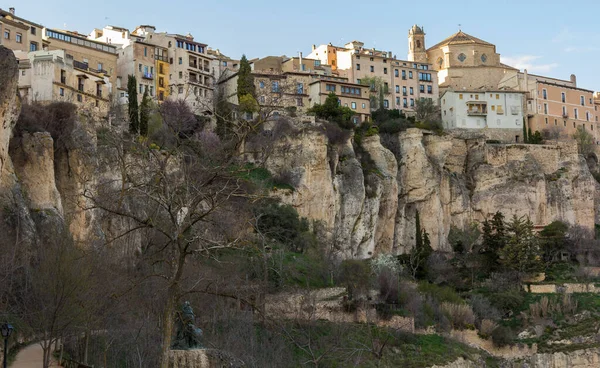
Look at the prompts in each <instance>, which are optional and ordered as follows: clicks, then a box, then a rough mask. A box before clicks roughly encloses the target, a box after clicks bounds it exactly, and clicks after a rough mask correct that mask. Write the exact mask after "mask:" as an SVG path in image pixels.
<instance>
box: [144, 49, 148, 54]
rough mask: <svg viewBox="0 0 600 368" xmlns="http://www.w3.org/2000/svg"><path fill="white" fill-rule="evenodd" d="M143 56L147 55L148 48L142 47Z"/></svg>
mask: <svg viewBox="0 0 600 368" xmlns="http://www.w3.org/2000/svg"><path fill="white" fill-rule="evenodd" d="M144 56H148V48H147V47H144Z"/></svg>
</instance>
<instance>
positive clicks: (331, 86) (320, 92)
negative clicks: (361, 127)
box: [310, 76, 371, 124]
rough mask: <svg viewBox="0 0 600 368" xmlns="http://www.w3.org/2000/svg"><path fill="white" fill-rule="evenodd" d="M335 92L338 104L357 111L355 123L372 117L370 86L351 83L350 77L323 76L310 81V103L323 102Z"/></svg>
mask: <svg viewBox="0 0 600 368" xmlns="http://www.w3.org/2000/svg"><path fill="white" fill-rule="evenodd" d="M332 92H333V93H335V94H336V96H337V98H338V104H339V105H340V106H345V107H348V108H350V109H352V111H354V112H355V113H356V115H354V116H353V118H352V120H353V122H354V123H355V124H359V123H361V122H365V121H368V120H369V119H370V117H371V109H370V107H369V87H367V86H364V85H361V84H357V83H351V82H350V81H349V80H348V78H343V77H334V76H321V77H319V78H318V80H316V81H314V82H312V83H310V104H311V107H312V106H314V105H315V104H323V103H325V100H326V99H327V97H328V96H329V94H331V93H332Z"/></svg>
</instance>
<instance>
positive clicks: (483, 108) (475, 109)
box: [467, 101, 503, 116]
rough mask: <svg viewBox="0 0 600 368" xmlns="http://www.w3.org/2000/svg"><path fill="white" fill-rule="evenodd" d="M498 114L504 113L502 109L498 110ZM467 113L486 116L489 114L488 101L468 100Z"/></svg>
mask: <svg viewBox="0 0 600 368" xmlns="http://www.w3.org/2000/svg"><path fill="white" fill-rule="evenodd" d="M496 113H497V114H501V113H503V111H501V110H500V109H498V111H496ZM467 115H469V116H485V115H487V103H485V102H475V101H473V102H468V103H467Z"/></svg>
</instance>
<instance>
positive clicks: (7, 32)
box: [4, 29, 10, 40]
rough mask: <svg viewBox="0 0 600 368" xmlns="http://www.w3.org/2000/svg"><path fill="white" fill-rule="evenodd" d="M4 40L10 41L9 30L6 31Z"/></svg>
mask: <svg viewBox="0 0 600 368" xmlns="http://www.w3.org/2000/svg"><path fill="white" fill-rule="evenodd" d="M4 38H5V39H7V40H10V31H9V30H8V29H7V30H5V31H4Z"/></svg>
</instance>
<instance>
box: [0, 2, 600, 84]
mask: <svg viewBox="0 0 600 368" xmlns="http://www.w3.org/2000/svg"><path fill="white" fill-rule="evenodd" d="M76 4H86V5H85V6H80V7H78V6H76ZM419 4H424V5H419ZM489 4H490V2H488V1H481V0H478V1H471V0H456V1H453V2H449V1H438V0H430V1H428V2H425V1H402V0H400V1H389V0H388V1H381V0H367V1H357V0H347V1H340V0H328V1H317V2H310V1H309V2H306V1H296V2H294V1H289V0H288V1H274V0H252V1H241V0H229V1H222V0H221V1H204V0H195V1H182V0H169V1H164V0H163V1H159V0H145V1H143V2H137V1H136V2H131V1H122V0H121V1H116V0H104V1H101V2H95V3H94V2H88V3H78V2H74V1H72V0H70V1H65V0H54V1H51V2H48V1H41V0H19V1H16V0H10V1H9V2H6V1H5V0H0V8H2V9H5V10H8V8H9V7H11V6H14V7H15V8H16V15H17V16H19V17H21V18H25V19H28V20H30V21H33V22H36V23H40V24H42V25H44V26H46V27H49V28H61V29H65V28H66V29H69V30H74V31H78V32H81V33H85V34H89V32H90V31H91V30H92V29H94V28H102V27H103V26H104V25H107V24H110V25H115V26H120V27H125V28H129V29H131V30H133V29H134V28H135V27H136V26H137V25H140V24H151V25H153V26H155V27H156V30H157V32H163V31H166V32H169V33H179V34H187V33H191V34H192V35H193V36H194V39H195V40H196V41H198V42H202V43H206V44H208V45H209V47H212V48H214V49H219V50H221V52H222V53H224V54H225V55H227V56H230V57H232V58H239V57H240V56H241V55H242V54H246V56H248V58H254V57H263V56H269V55H278V56H279V55H287V56H292V55H297V54H298V52H300V51H302V52H303V53H304V55H305V56H306V55H308V54H309V53H310V51H311V46H312V45H313V44H317V45H319V44H324V43H329V42H331V43H333V44H334V45H340V46H343V44H345V43H347V42H350V41H353V40H358V41H362V42H364V43H365V47H368V48H371V47H375V48H376V49H380V50H386V51H390V50H391V51H392V52H393V54H395V55H397V57H398V58H400V59H406V57H407V52H408V39H407V37H408V30H409V29H410V27H411V26H412V25H413V24H418V25H419V26H422V27H423V28H424V30H425V33H426V39H425V43H426V46H427V47H429V46H432V45H434V44H436V43H438V42H439V41H441V40H443V39H445V38H446V37H448V36H450V35H452V34H453V33H455V32H457V31H458V29H459V24H460V27H461V28H462V30H463V31H464V32H466V33H468V34H470V35H472V36H475V37H478V38H481V39H483V40H485V41H488V42H491V43H493V44H495V45H496V51H497V52H498V53H500V54H501V57H502V61H503V62H504V63H506V64H509V65H511V66H514V67H517V68H520V69H523V68H526V69H527V70H528V71H529V72H530V73H533V74H542V75H545V76H549V77H555V78H560V79H569V76H570V75H571V74H575V75H576V76H577V84H578V87H581V88H586V89H590V90H594V91H598V90H600V73H599V72H598V69H596V68H593V67H592V66H593V65H594V64H596V67H597V66H598V60H600V28H599V27H597V24H598V23H597V19H598V17H599V16H600V1H599V0H579V1H577V2H576V3H570V2H568V1H564V0H563V1H558V0H545V1H542V0H501V1H498V2H495V4H497V5H494V6H491V5H489ZM570 4H573V5H570ZM449 6H451V7H449Z"/></svg>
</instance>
